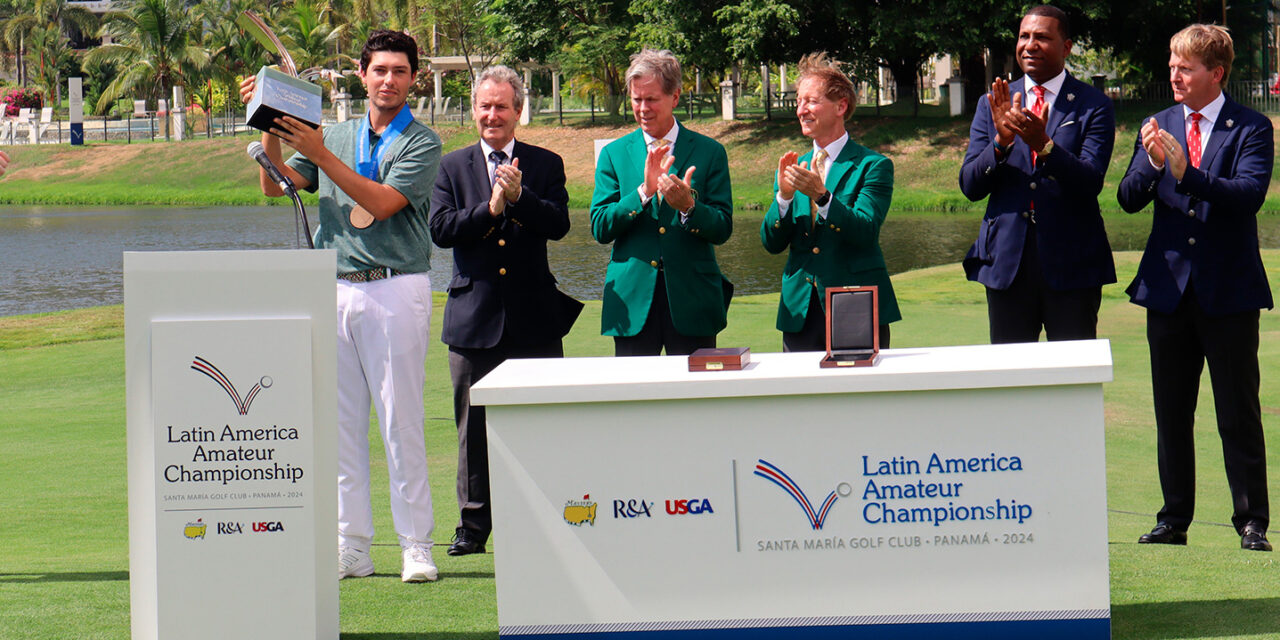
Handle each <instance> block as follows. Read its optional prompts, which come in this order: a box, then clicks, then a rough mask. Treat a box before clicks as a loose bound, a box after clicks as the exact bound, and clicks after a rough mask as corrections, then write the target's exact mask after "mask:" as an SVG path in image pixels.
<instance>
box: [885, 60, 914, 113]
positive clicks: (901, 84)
mask: <svg viewBox="0 0 1280 640" xmlns="http://www.w3.org/2000/svg"><path fill="white" fill-rule="evenodd" d="M886 66H888V67H889V71H890V72H891V73H893V84H894V86H895V87H897V89H898V100H897V101H898V102H904V101H906V100H910V101H911V103H912V104H915V103H918V102H919V100H918V98H917V96H916V71H917V70H918V69H919V68H920V63H919V61H918V60H904V59H901V58H899V59H896V60H890V61H889V63H888V64H887V65H886Z"/></svg>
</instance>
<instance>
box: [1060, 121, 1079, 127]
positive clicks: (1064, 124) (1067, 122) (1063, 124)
mask: <svg viewBox="0 0 1280 640" xmlns="http://www.w3.org/2000/svg"><path fill="white" fill-rule="evenodd" d="M1075 123H1076V121H1075V120H1068V121H1066V122H1064V123H1062V124H1060V125H1058V126H1059V127H1065V126H1067V125H1069V124H1075Z"/></svg>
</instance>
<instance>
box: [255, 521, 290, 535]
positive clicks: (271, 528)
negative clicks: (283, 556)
mask: <svg viewBox="0 0 1280 640" xmlns="http://www.w3.org/2000/svg"><path fill="white" fill-rule="evenodd" d="M253 531H254V533H276V532H278V531H284V523H283V522H255V523H253Z"/></svg>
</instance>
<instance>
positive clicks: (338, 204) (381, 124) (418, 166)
mask: <svg viewBox="0 0 1280 640" xmlns="http://www.w3.org/2000/svg"><path fill="white" fill-rule="evenodd" d="M286 66H287V67H288V66H291V65H286ZM417 70H418V46H417V43H416V42H415V41H414V39H413V38H412V37H410V36H408V35H406V34H404V33H400V32H397V31H375V32H374V33H373V34H371V35H370V36H369V40H368V41H367V42H366V43H365V45H364V49H363V51H362V52H361V55H360V71H359V75H360V79H361V81H362V82H363V83H364V86H365V88H366V89H367V90H368V92H369V110H368V114H367V115H366V116H365V117H363V118H360V119H358V120H351V121H348V122H344V123H340V124H338V125H335V126H332V127H328V128H326V129H323V130H322V129H320V128H319V127H316V126H313V125H312V124H308V121H307V120H306V119H304V118H298V117H294V116H293V115H287V111H284V112H282V115H277V116H276V117H273V118H272V119H271V121H270V124H268V125H266V126H265V127H264V126H260V128H263V129H264V131H266V132H265V133H264V134H263V136H262V146H263V147H264V148H265V151H266V155H267V157H268V159H270V161H271V163H272V164H274V165H276V167H278V168H279V170H280V173H281V174H283V176H284V177H285V178H287V179H288V181H292V183H293V185H295V186H296V187H297V188H299V189H307V190H309V191H312V192H315V191H317V190H318V191H319V192H320V206H319V209H320V214H319V222H320V223H319V226H318V227H317V229H316V231H315V238H314V240H315V246H316V247H318V248H325V249H334V250H335V251H336V252H337V257H338V273H337V299H338V308H337V312H338V544H339V550H338V577H339V579H341V578H347V577H360V576H367V575H370V574H372V573H373V561H372V559H371V558H370V556H369V550H370V547H371V545H372V543H373V512H372V505H371V504H370V496H369V436H368V433H369V407H370V403H371V402H372V404H373V407H374V408H375V409H376V410H377V413H378V423H379V425H380V426H381V433H382V438H383V441H384V442H385V444H386V455H387V467H388V473H389V475H390V484H391V515H392V519H393V521H394V523H395V529H396V533H397V534H398V536H399V540H400V546H401V550H402V560H403V564H402V573H401V579H402V580H403V581H404V582H425V581H432V580H435V579H436V578H437V575H438V571H437V569H436V565H435V562H434V561H433V560H432V558H431V545H432V541H431V531H432V528H433V526H434V522H435V520H434V516H433V513H432V508H431V490H430V487H429V486H428V484H427V457H426V446H425V443H424V440H423V417H424V415H423V401H422V387H423V382H424V380H425V360H426V354H427V342H428V329H429V327H430V319H431V281H430V279H429V278H428V276H427V271H428V270H429V269H430V257H431V237H430V231H429V229H428V226H427V216H428V209H429V204H430V202H429V201H430V197H431V189H432V185H433V184H434V183H435V178H436V171H437V169H438V168H439V164H440V148H441V144H440V138H439V136H437V135H436V133H435V132H434V131H432V130H431V129H430V128H428V127H426V126H425V125H423V124H420V123H419V122H417V121H416V120H414V118H413V114H412V112H411V111H410V110H409V108H408V107H407V106H406V105H405V102H406V100H407V98H408V94H409V87H410V86H412V84H413V79H414V76H415V75H416V73H417ZM275 75H279V74H275ZM259 77H263V76H262V75H260V76H259ZM266 84H267V83H266V82H264V86H263V87H257V86H256V85H257V81H256V79H255V78H248V79H246V80H245V81H244V82H243V83H241V85H240V97H241V99H242V100H243V101H244V102H246V103H250V102H254V97H255V91H264V92H268V91H273V90H276V89H278V87H268V86H266ZM261 102H262V101H261V100H259V101H257V102H254V104H253V105H251V111H253V108H252V107H253V106H254V105H257V104H260V103H261ZM252 121H253V117H252V116H251V122H252ZM281 141H283V142H284V144H286V145H288V146H289V147H292V148H293V149H294V150H296V151H297V153H296V154H294V155H293V157H291V158H290V159H289V161H288V162H287V163H282V162H281V155H280V143H281ZM259 174H260V182H261V186H262V192H263V194H265V195H267V196H271V197H278V196H282V195H285V192H284V190H283V189H282V188H281V183H283V182H287V181H282V180H280V179H278V177H276V178H273V177H272V176H271V175H270V174H269V172H268V171H267V170H266V169H265V168H264V169H262V170H261V171H260V172H259Z"/></svg>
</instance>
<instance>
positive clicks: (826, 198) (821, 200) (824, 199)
mask: <svg viewBox="0 0 1280 640" xmlns="http://www.w3.org/2000/svg"><path fill="white" fill-rule="evenodd" d="M828 202H831V192H830V191H827V192H826V193H824V194H822V195H821V196H819V197H818V199H817V200H814V201H813V203H814V204H816V205H818V206H819V207H825V206H827V203H828Z"/></svg>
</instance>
